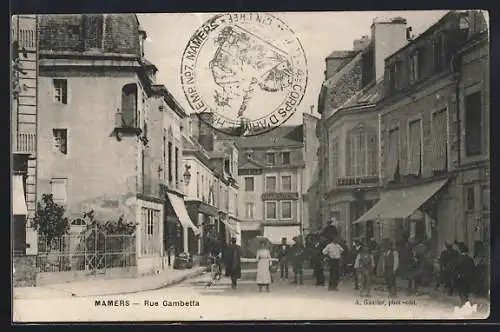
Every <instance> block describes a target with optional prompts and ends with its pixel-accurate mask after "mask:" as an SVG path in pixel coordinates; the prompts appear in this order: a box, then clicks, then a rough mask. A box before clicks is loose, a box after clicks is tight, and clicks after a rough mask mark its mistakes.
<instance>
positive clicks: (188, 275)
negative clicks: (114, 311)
mask: <svg viewBox="0 0 500 332" xmlns="http://www.w3.org/2000/svg"><path fill="white" fill-rule="evenodd" d="M206 271H207V269H206V268H200V269H199V270H196V271H190V272H189V273H186V274H185V275H183V276H180V277H177V278H174V279H172V280H168V281H166V282H164V283H162V284H160V285H156V286H151V287H145V288H141V289H134V290H132V291H124V292H113V293H106V294H102V293H101V294H85V295H78V294H72V296H73V297H88V296H110V295H124V294H136V293H140V292H147V291H155V290H159V289H163V288H167V287H170V286H173V285H176V284H179V283H181V282H183V281H185V280H187V279H192V278H195V277H198V276H200V275H202V274H203V273H205V272H206Z"/></svg>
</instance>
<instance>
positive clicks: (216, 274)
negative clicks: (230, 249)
mask: <svg viewBox="0 0 500 332" xmlns="http://www.w3.org/2000/svg"><path fill="white" fill-rule="evenodd" d="M211 260H212V263H211V264H210V280H208V283H207V284H206V285H205V288H207V287H210V286H213V285H215V282H216V281H218V280H220V279H221V278H222V269H221V266H220V264H219V258H218V257H211Z"/></svg>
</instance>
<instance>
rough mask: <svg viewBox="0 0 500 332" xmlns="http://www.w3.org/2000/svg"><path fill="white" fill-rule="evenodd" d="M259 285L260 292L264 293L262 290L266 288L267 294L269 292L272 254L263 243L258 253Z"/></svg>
mask: <svg viewBox="0 0 500 332" xmlns="http://www.w3.org/2000/svg"><path fill="white" fill-rule="evenodd" d="M256 258H257V285H258V286H259V292H262V288H263V287H265V288H266V292H269V284H270V283H271V271H270V268H271V263H272V260H271V252H270V251H269V249H267V248H266V244H265V243H264V242H261V244H260V249H259V250H258V251H257V257H256Z"/></svg>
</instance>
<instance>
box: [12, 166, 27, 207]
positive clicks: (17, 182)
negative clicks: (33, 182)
mask: <svg viewBox="0 0 500 332" xmlns="http://www.w3.org/2000/svg"><path fill="white" fill-rule="evenodd" d="M12 214H13V215H18V216H19V215H23V216H26V215H28V206H27V205H26V198H25V196H24V182H23V176H22V175H14V176H13V178H12Z"/></svg>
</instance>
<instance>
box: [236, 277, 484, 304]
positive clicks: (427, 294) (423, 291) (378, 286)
mask: <svg viewBox="0 0 500 332" xmlns="http://www.w3.org/2000/svg"><path fill="white" fill-rule="evenodd" d="M256 273H257V270H256V269H245V270H243V271H242V277H243V278H255V274H256ZM303 273H304V280H313V279H314V277H313V270H312V269H304V271H303ZM274 276H275V278H279V271H278V272H277V273H275V274H274ZM289 276H290V278H289V279H290V280H291V278H293V272H292V270H291V269H290V271H289ZM325 279H326V282H328V272H327V271H325ZM340 282H341V283H342V284H345V285H347V284H351V285H352V289H353V290H354V281H353V280H352V278H350V277H348V276H342V277H341V279H340ZM372 285H373V286H372V289H373V290H374V291H376V292H381V293H387V289H386V286H385V280H384V279H383V278H380V277H373V279H372ZM396 286H397V288H398V294H399V296H401V297H405V296H407V288H408V280H405V279H401V278H398V279H396ZM415 297H416V298H417V299H418V298H420V299H422V300H424V299H432V300H435V301H440V302H443V303H446V304H449V305H451V306H456V305H458V296H457V295H454V296H449V295H447V294H444V293H443V292H442V291H441V290H436V289H434V288H433V287H419V290H418V295H415ZM471 300H472V302H473V303H477V305H478V311H482V312H485V311H489V309H490V301H489V300H488V299H487V298H483V297H477V296H474V295H472V296H471Z"/></svg>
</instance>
